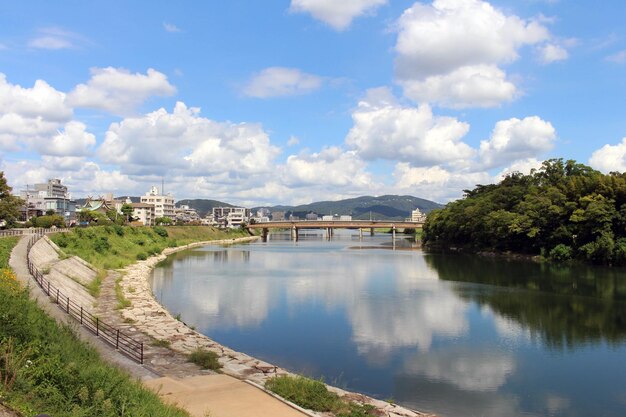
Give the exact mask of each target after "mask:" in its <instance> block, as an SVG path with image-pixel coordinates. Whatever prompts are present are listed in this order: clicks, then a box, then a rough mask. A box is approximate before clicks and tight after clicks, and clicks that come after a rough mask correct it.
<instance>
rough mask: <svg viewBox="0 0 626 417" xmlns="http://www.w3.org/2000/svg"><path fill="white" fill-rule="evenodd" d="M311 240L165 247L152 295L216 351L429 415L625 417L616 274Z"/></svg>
mask: <svg viewBox="0 0 626 417" xmlns="http://www.w3.org/2000/svg"><path fill="white" fill-rule="evenodd" d="M395 242H396V243H395V245H394V244H393V243H392V241H391V237H390V236H388V235H377V236H374V237H369V236H367V237H364V238H363V239H362V240H360V239H359V236H358V235H355V234H353V233H350V232H348V231H344V232H339V233H337V234H335V236H334V237H333V239H332V240H331V241H328V240H326V239H324V237H323V236H322V235H321V234H319V233H315V232H311V233H309V234H306V235H304V236H301V238H300V240H299V241H298V242H292V241H290V240H289V235H288V234H280V233H275V234H272V235H270V240H269V241H268V242H267V243H261V242H258V243H252V244H248V245H238V246H231V247H219V246H206V247H202V248H197V249H193V250H188V251H184V252H179V253H176V254H174V255H172V256H170V257H168V259H167V260H165V261H163V262H162V263H161V264H159V265H158V266H157V268H156V269H155V270H154V273H153V277H152V288H153V291H154V294H155V296H156V298H157V299H158V300H159V301H160V302H161V303H162V304H163V305H164V306H165V307H166V308H167V309H168V310H169V311H170V312H172V314H175V315H176V314H179V315H180V317H181V319H182V320H183V321H185V322H186V323H187V324H189V325H192V326H195V327H196V328H197V329H198V331H200V332H202V333H204V334H206V335H207V336H209V337H210V338H212V339H214V340H216V341H217V342H219V343H221V344H223V345H226V346H228V347H230V348H232V349H235V350H237V351H241V352H245V353H247V354H249V355H252V356H254V357H257V358H259V359H263V360H265V361H268V362H270V363H273V364H275V365H279V366H281V367H283V368H286V369H289V370H290V371H293V372H297V373H301V374H304V375H307V376H312V377H315V378H319V377H323V378H324V380H325V381H326V382H328V383H331V384H333V385H336V386H340V387H342V388H345V389H348V390H351V391H357V392H362V393H365V394H368V395H370V396H373V397H376V398H379V399H385V400H392V401H395V402H397V403H398V404H402V405H405V406H408V407H410V408H414V409H417V410H422V411H429V412H434V413H437V414H439V415H440V416H441V417H465V416H468V417H470V416H471V417H474V416H477V417H478V416H483V417H509V416H511V417H513V416H581V417H582V416H594V417H598V416H607V417H609V416H611V417H613V416H615V417H617V416H620V417H623V416H626V270H624V269H610V268H599V267H582V266H577V267H575V268H567V267H559V266H554V265H546V264H538V263H533V262H527V261H514V260H504V259H501V258H484V257H477V256H467V255H450V254H446V255H443V254H427V253H424V252H422V251H421V250H419V249H416V248H415V247H414V244H412V243H411V241H410V240H407V239H397V240H396V241H395Z"/></svg>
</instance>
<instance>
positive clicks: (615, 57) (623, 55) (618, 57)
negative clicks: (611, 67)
mask: <svg viewBox="0 0 626 417" xmlns="http://www.w3.org/2000/svg"><path fill="white" fill-rule="evenodd" d="M606 60H607V61H609V62H613V63H616V64H623V63H624V62H626V50H622V51H619V52H616V53H614V54H612V55H609V56H607V57H606Z"/></svg>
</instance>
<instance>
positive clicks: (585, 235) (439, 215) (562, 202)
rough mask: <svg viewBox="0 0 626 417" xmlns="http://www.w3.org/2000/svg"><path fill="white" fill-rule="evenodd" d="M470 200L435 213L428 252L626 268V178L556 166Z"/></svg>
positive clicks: (476, 192) (512, 178)
mask: <svg viewBox="0 0 626 417" xmlns="http://www.w3.org/2000/svg"><path fill="white" fill-rule="evenodd" d="M464 192H465V195H464V197H463V198H462V199H460V200H457V201H454V202H452V203H449V204H448V205H446V206H445V207H444V208H442V209H439V210H435V211H433V212H431V213H430V215H429V216H428V218H427V220H426V224H425V225H424V235H423V238H422V239H423V243H424V244H425V245H426V246H427V247H431V248H433V247H441V248H445V247H458V248H464V249H469V250H474V251H500V252H505V251H510V252H516V253H525V254H531V255H543V256H545V257H547V258H550V259H552V260H556V261H567V260H570V259H578V260H583V261H587V262H592V263H596V264H611V265H626V173H616V172H612V173H610V174H608V175H604V174H602V173H600V172H598V171H595V170H593V169H592V168H590V167H588V166H586V165H583V164H579V163H576V161H571V160H569V161H567V162H563V160H562V159H551V160H548V161H545V162H543V164H542V167H541V168H539V169H537V170H533V171H531V173H530V175H523V174H521V173H512V174H510V175H508V176H507V177H505V178H504V179H503V180H502V181H501V182H500V183H499V184H491V185H478V186H476V188H474V189H473V190H464Z"/></svg>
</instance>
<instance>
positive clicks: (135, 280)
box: [121, 237, 430, 417]
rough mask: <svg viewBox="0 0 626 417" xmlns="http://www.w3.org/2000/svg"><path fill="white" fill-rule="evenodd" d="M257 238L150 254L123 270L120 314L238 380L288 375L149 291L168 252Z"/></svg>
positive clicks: (401, 411) (385, 408)
mask: <svg viewBox="0 0 626 417" xmlns="http://www.w3.org/2000/svg"><path fill="white" fill-rule="evenodd" d="M254 239H257V238H256V237H251V238H241V239H230V240H221V241H211V242H200V243H194V244H191V245H187V246H183V247H178V248H168V249H166V250H164V251H163V253H162V254H161V255H157V256H153V257H150V258H148V259H147V260H145V261H139V262H137V263H136V264H133V265H130V266H128V267H126V268H125V269H124V270H123V271H122V279H121V287H122V291H123V294H124V297H125V298H126V299H128V300H129V301H130V303H131V305H130V307H127V308H125V309H123V310H121V314H122V317H123V318H124V320H125V321H126V322H128V323H132V326H133V327H136V328H137V329H139V330H140V331H141V332H143V333H145V334H147V335H149V336H151V337H153V338H155V339H157V340H161V341H167V342H168V343H169V346H170V348H171V349H174V350H176V351H178V352H181V353H184V354H188V353H191V352H192V351H194V350H196V349H198V348H204V349H207V350H211V351H213V352H216V353H217V354H218V355H219V361H220V363H221V364H222V366H223V372H224V373H225V374H228V375H231V376H234V377H236V378H238V379H242V380H248V381H251V382H252V383H254V384H257V385H259V386H261V387H262V386H264V385H265V382H266V381H267V380H268V379H269V378H272V377H275V376H278V375H291V373H290V372H288V371H286V370H284V369H282V368H280V367H278V366H275V365H272V364H270V363H267V362H263V361H260V360H258V359H255V358H253V357H251V356H248V355H246V354H245V353H240V352H236V351H234V350H232V349H229V348H227V347H225V346H222V345H220V344H219V343H217V342H215V341H213V340H211V339H210V338H208V337H207V336H205V335H202V334H200V333H198V332H197V331H195V330H193V329H191V328H189V327H187V326H186V325H185V324H184V323H183V322H181V321H180V320H177V319H176V318H174V317H173V316H172V315H171V314H170V313H169V312H168V311H167V310H166V309H165V308H163V306H161V305H160V304H159V303H158V302H157V301H156V299H155V298H154V296H153V294H152V290H151V288H150V284H149V277H150V274H151V271H152V269H153V268H154V267H155V265H156V264H157V263H158V262H160V261H162V260H164V259H165V258H166V257H167V256H168V255H170V254H172V253H174V252H177V251H180V250H185V249H189V248H192V247H198V246H205V245H207V244H221V245H224V244H236V243H243V242H248V241H252V240H254ZM328 388H329V390H331V391H333V392H336V393H337V394H339V395H340V396H342V397H347V398H349V399H350V400H352V401H357V402H360V403H362V404H370V405H373V406H374V407H376V408H377V409H378V410H379V411H380V414H381V415H384V416H389V417H425V416H430V414H423V413H419V412H416V411H413V410H409V409H406V408H404V407H401V406H398V405H395V404H390V403H387V402H385V401H380V400H376V399H373V398H370V397H367V396H365V395H361V394H355V393H351V392H347V391H344V390H341V389H339V388H336V387H331V386H328Z"/></svg>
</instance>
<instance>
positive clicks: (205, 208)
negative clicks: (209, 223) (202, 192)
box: [176, 198, 234, 217]
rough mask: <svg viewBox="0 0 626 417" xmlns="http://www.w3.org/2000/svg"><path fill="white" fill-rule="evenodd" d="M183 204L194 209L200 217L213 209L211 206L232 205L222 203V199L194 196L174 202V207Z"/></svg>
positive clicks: (230, 205)
mask: <svg viewBox="0 0 626 417" xmlns="http://www.w3.org/2000/svg"><path fill="white" fill-rule="evenodd" d="M183 205H185V206H189V207H190V208H192V209H195V210H196V211H197V212H198V214H199V215H200V217H204V216H205V215H206V214H207V213H210V212H211V211H212V210H213V207H234V206H233V205H232V204H228V203H224V202H222V201H218V200H206V199H203V198H196V199H191V200H190V199H186V200H180V201H177V202H176V207H180V206H183Z"/></svg>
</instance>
